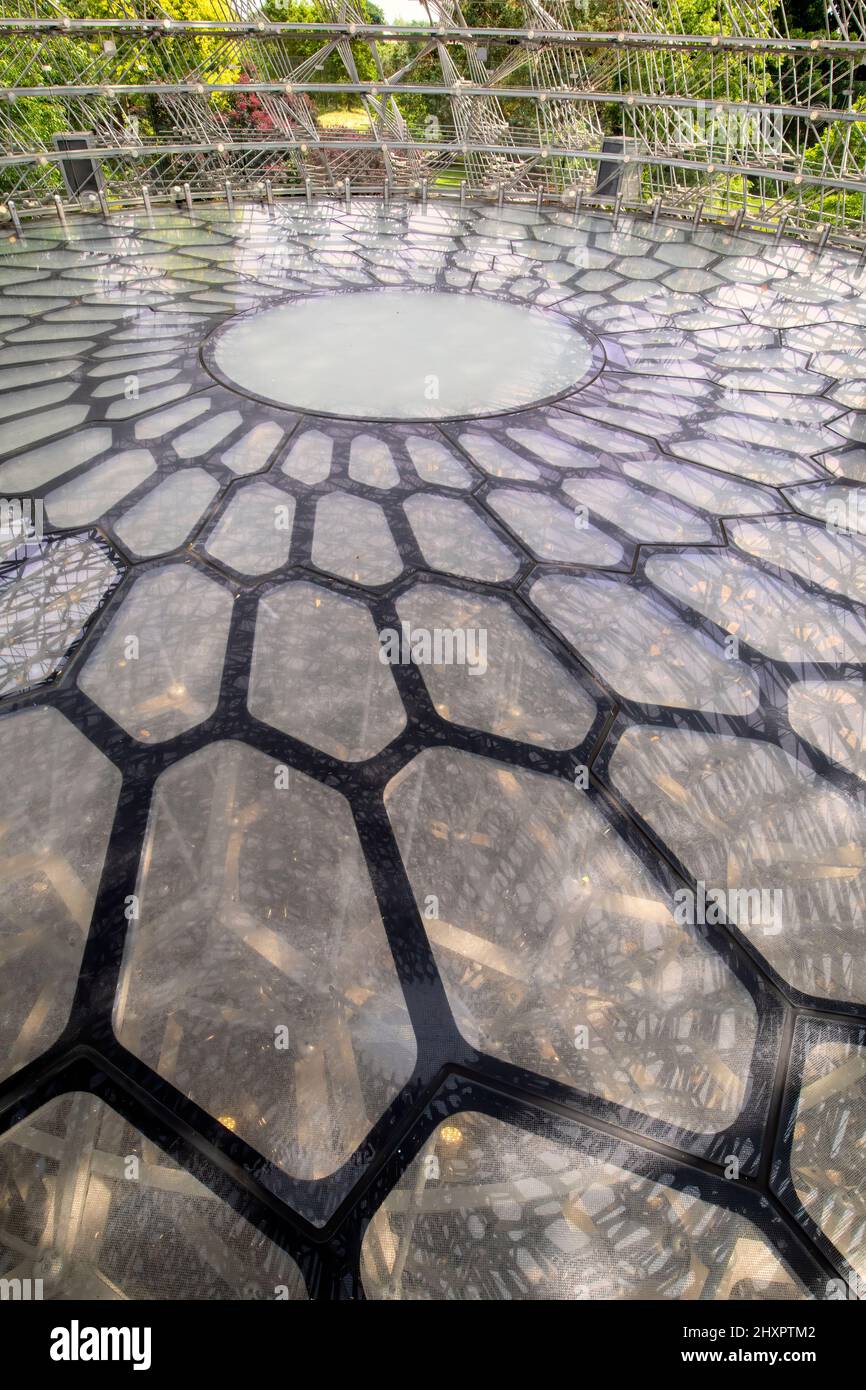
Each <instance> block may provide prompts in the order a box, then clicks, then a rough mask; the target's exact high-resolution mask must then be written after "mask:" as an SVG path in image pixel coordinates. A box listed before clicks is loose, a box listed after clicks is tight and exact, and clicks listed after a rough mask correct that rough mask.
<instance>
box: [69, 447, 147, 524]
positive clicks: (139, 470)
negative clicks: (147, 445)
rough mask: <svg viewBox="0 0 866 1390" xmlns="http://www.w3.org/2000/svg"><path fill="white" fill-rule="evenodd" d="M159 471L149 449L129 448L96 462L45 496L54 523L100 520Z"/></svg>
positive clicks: (80, 522) (83, 522) (81, 522)
mask: <svg viewBox="0 0 866 1390" xmlns="http://www.w3.org/2000/svg"><path fill="white" fill-rule="evenodd" d="M155 472H156V463H155V462H154V458H153V455H152V454H151V453H150V451H149V450H148V449H127V450H124V452H123V453H120V454H114V455H113V456H112V457H111V458H108V459H105V460H104V461H103V462H102V463H97V464H95V465H94V466H93V467H92V468H89V469H88V470H87V472H86V473H83V474H82V475H81V476H80V477H78V478H74V479H73V480H72V482H70V483H64V484H63V486H62V487H58V488H55V489H54V491H53V492H50V493H49V494H48V496H47V497H46V499H45V514H46V516H47V517H48V520H49V522H50V523H51V525H52V526H84V525H86V524H87V523H88V522H91V521H97V520H98V519H99V517H101V516H103V515H104V514H105V513H106V512H107V511H109V510H110V509H111V508H112V507H113V506H115V504H116V503H117V502H120V501H122V499H123V498H124V497H126V496H127V495H128V494H129V493H130V492H133V491H134V490H135V488H137V487H140V486H141V484H142V483H143V482H145V481H146V480H147V479H148V478H150V477H151V476H152V475H153V474H154V473H155Z"/></svg>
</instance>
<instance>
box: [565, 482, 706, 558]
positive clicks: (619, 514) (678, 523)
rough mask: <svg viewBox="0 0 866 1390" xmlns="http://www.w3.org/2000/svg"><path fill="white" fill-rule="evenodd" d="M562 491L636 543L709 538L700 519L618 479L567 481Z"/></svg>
mask: <svg viewBox="0 0 866 1390" xmlns="http://www.w3.org/2000/svg"><path fill="white" fill-rule="evenodd" d="M562 490H563V492H566V493H568V496H569V497H571V498H572V499H573V500H574V501H575V502H577V503H579V504H580V505H582V506H584V507H588V508H589V510H590V511H591V512H598V514H599V516H603V517H604V518H605V519H606V520H607V521H611V522H613V524H614V526H618V527H619V529H620V530H621V531H625V533H626V535H628V536H632V537H634V539H635V540H636V541H645V542H650V543H651V542H653V541H655V542H660V541H672V542H674V541H675V542H678V543H682V542H685V541H695V542H698V541H711V540H712V539H713V528H712V527H711V526H710V524H709V522H708V521H707V520H706V519H705V518H704V517H701V516H698V514H697V513H696V512H692V511H690V510H689V509H688V508H687V507H678V506H676V504H675V503H673V502H667V501H665V499H664V498H663V497H656V496H654V495H653V494H652V493H650V492H641V491H640V490H639V489H638V488H636V487H629V485H628V483H624V482H622V480H621V479H619V478H594V477H582V478H567V479H566V480H565V482H564V483H563V484H562Z"/></svg>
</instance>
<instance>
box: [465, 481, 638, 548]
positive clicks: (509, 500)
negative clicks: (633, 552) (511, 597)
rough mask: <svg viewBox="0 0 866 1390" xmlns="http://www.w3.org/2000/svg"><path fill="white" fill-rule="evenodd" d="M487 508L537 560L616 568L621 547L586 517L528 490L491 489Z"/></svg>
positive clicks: (540, 493)
mask: <svg viewBox="0 0 866 1390" xmlns="http://www.w3.org/2000/svg"><path fill="white" fill-rule="evenodd" d="M487 501H488V504H489V506H490V507H492V509H493V511H494V512H496V515H497V516H500V517H501V518H502V520H503V521H504V522H505V524H506V525H507V526H510V527H511V529H512V531H514V532H516V534H517V535H518V536H519V537H520V539H521V540H522V541H524V542H525V544H526V545H528V546H529V547H530V549H531V550H532V551H534V553H535V554H536V555H537V556H538V558H539V559H540V560H554V561H560V562H561V563H563V564H576V565H616V564H619V562H620V560H622V559H623V550H622V546H621V545H620V544H619V542H618V541H615V540H614V539H613V537H612V536H607V535H605V533H604V532H603V531H599V530H598V528H597V527H596V526H593V525H592V524H591V523H590V522H589V521H588V520H587V519H586V516H585V515H582V514H580V513H578V512H575V511H572V509H571V508H570V507H564V506H563V505H562V503H561V502H557V501H555V499H554V498H553V497H547V496H545V494H544V493H542V492H530V491H529V489H528V488H527V489H521V490H519V491H518V489H516V488H494V489H493V491H492V492H491V493H490V494H489V495H488V498H487Z"/></svg>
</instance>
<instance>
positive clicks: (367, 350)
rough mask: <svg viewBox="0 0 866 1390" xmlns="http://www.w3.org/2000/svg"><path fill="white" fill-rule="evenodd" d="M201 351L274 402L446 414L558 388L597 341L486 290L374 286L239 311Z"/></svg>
mask: <svg viewBox="0 0 866 1390" xmlns="http://www.w3.org/2000/svg"><path fill="white" fill-rule="evenodd" d="M206 361H207V363H208V365H209V367H210V369H211V371H212V372H213V374H214V375H215V376H216V377H217V378H218V379H219V380H220V381H222V382H223V384H224V385H227V386H230V387H235V388H237V389H239V390H241V391H243V392H244V393H246V394H247V395H251V396H257V397H259V398H260V399H262V400H265V401H269V402H271V403H273V404H276V405H284V406H289V407H292V408H294V409H297V410H305V411H310V412H312V413H315V414H321V415H340V416H346V417H347V418H353V419H355V418H361V419H366V420H442V419H448V418H450V417H454V416H467V415H468V416H474V415H495V414H499V413H500V412H501V411H506V410H514V409H517V408H519V407H522V406H527V405H532V404H534V403H536V402H539V401H543V400H549V399H550V398H551V397H554V396H559V395H562V394H563V393H564V392H566V391H568V390H570V389H573V388H574V387H575V386H576V385H580V384H581V383H582V381H583V380H584V379H585V378H586V377H587V374H588V373H589V372H590V370H591V368H592V367H593V340H592V339H591V338H590V336H589V335H588V334H585V333H583V332H581V331H580V330H579V329H577V328H574V327H573V326H572V325H571V324H570V323H568V322H567V321H566V320H565V319H563V318H560V317H558V316H556V315H554V314H547V313H544V312H542V311H540V310H537V309H529V308H525V307H524V306H522V305H516V304H510V303H505V302H504V301H502V300H495V299H487V298H485V297H484V296H482V295H471V294H449V293H447V292H439V291H425V290H414V291H413V290H370V291H359V292H357V293H353V294H334V295H322V296H319V297H316V298H311V299H301V300H297V301H295V302H294V303H291V304H282V305H279V306H278V307H277V308H273V309H265V310H263V311H262V312H261V313H258V314H252V315H249V316H248V317H245V318H241V319H237V320H235V321H234V322H232V323H230V324H228V326H226V327H224V328H222V329H220V330H218V332H217V333H216V334H215V335H214V337H213V338H212V339H211V342H210V344H209V346H208V349H207V351H206ZM599 365H600V363H599Z"/></svg>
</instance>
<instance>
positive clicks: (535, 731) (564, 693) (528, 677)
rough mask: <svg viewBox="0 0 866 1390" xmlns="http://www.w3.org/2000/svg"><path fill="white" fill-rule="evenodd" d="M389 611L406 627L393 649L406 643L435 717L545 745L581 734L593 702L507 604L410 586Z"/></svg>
mask: <svg viewBox="0 0 866 1390" xmlns="http://www.w3.org/2000/svg"><path fill="white" fill-rule="evenodd" d="M397 613H398V614H399V617H400V619H401V622H403V623H406V624H408V631H401V633H400V634H399V637H400V649H401V652H402V651H403V649H404V644H408V650H409V651H410V652H413V653H414V654H415V655H414V660H415V663H416V665H418V667H419V669H420V671H421V675H422V678H423V680H424V684H425V685H426V687H427V689H428V691H429V692H430V698H431V699H432V701H433V703H434V705H435V706H436V710H437V713H439V714H440V715H441V716H442V718H443V719H449V720H451V721H452V722H453V723H455V724H465V725H469V727H470V728H474V729H483V730H484V731H485V732H486V733H491V734H498V735H499V736H500V737H501V738H513V739H519V740H520V741H521V742H524V743H540V744H542V745H543V746H544V747H547V748H573V747H574V746H575V745H576V744H578V743H580V742H581V741H582V740H583V739H584V738H585V737H586V735H587V734H588V733H589V730H590V728H591V726H592V722H593V719H594V718H595V704H594V702H593V701H592V700H591V699H590V697H589V696H588V695H587V694H585V693H584V691H583V690H582V689H581V688H580V686H579V685H578V684H577V682H576V681H574V680H573V679H572V677H571V676H570V675H569V674H568V672H567V671H566V669H565V667H564V666H562V665H560V663H559V662H558V661H556V660H555V659H554V658H553V657H552V656H551V655H550V653H549V652H548V650H547V648H546V647H544V646H543V645H542V644H541V642H539V640H538V639H537V638H536V637H535V636H534V635H533V633H532V631H531V629H530V628H529V627H528V626H527V625H526V623H524V622H522V621H521V619H520V618H519V617H518V615H517V614H516V613H515V612H514V609H513V608H511V607H510V605H509V604H507V603H505V602H504V601H501V600H499V599H491V598H480V597H478V596H477V595H475V594H469V593H466V592H465V591H463V590H459V589H447V588H445V587H443V586H442V585H439V584H435V585H434V584H418V585H416V586H415V588H413V589H410V590H409V592H408V593H407V594H404V595H403V596H402V597H401V598H399V599H398V600H397ZM437 640H438V643H439V647H438V650H437V645H436V644H437ZM437 657H441V660H437Z"/></svg>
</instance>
